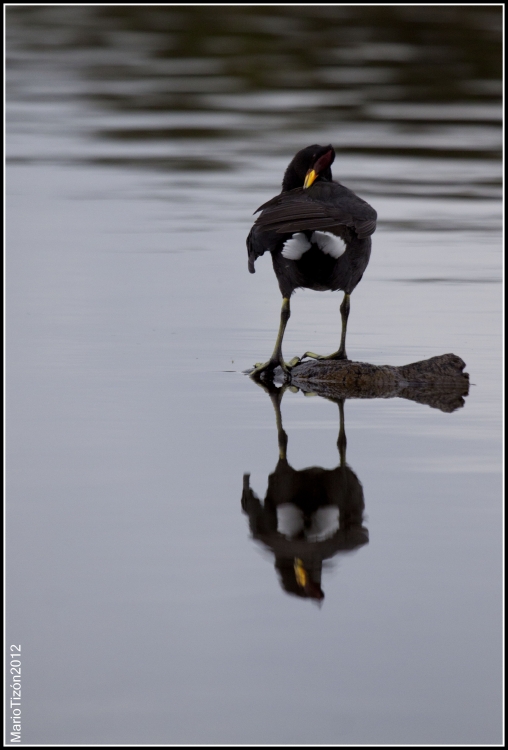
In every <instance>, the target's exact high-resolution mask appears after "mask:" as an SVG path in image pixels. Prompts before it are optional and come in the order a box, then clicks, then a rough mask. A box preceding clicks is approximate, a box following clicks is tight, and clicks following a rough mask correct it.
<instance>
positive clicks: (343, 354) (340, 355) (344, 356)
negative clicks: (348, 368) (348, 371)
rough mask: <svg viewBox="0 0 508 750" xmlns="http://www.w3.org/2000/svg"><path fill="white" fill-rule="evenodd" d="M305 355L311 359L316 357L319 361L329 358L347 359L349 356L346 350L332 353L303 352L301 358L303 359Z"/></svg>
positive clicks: (328, 359)
mask: <svg viewBox="0 0 508 750" xmlns="http://www.w3.org/2000/svg"><path fill="white" fill-rule="evenodd" d="M306 357H310V358H311V359H317V360H320V361H325V360H326V361H330V360H334V359H335V360H346V361H348V360H349V357H348V356H347V354H346V352H340V351H339V352H334V353H333V354H315V353H314V352H305V354H304V355H303V356H302V359H305V358H306Z"/></svg>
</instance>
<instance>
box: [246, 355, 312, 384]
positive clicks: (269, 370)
mask: <svg viewBox="0 0 508 750" xmlns="http://www.w3.org/2000/svg"><path fill="white" fill-rule="evenodd" d="M298 362H300V357H293V359H291V360H290V361H289V362H284V360H282V359H281V360H277V359H275V360H273V359H270V360H268V362H256V364H255V365H254V369H253V370H251V371H250V372H249V375H250V377H251V378H254V379H256V380H258V379H263V380H272V381H273V380H274V378H275V377H276V375H278V373H276V370H277V369H280V370H281V371H282V379H283V382H287V381H289V380H290V379H291V374H290V373H291V370H292V369H293V367H294V366H295V365H297V364H298Z"/></svg>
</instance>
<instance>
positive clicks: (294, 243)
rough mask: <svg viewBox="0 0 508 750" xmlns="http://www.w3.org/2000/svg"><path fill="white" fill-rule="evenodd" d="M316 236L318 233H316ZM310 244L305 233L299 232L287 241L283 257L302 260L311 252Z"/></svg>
mask: <svg viewBox="0 0 508 750" xmlns="http://www.w3.org/2000/svg"><path fill="white" fill-rule="evenodd" d="M314 234H316V232H314ZM310 246H311V244H310V242H309V240H308V239H307V237H306V236H305V235H304V234H303V232H297V233H296V234H294V235H293V236H292V237H291V238H290V239H289V240H286V241H285V243H284V247H283V248H282V255H283V257H284V258H287V259H288V260H300V258H301V257H302V255H303V254H304V253H306V252H307V250H310Z"/></svg>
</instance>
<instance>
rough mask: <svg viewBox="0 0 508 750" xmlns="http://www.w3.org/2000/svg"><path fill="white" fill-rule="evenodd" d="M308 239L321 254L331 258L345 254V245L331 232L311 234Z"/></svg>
mask: <svg viewBox="0 0 508 750" xmlns="http://www.w3.org/2000/svg"><path fill="white" fill-rule="evenodd" d="M310 239H311V241H312V242H313V243H314V244H315V245H317V246H318V247H319V249H320V250H321V252H322V253H325V254H326V255H331V256H332V258H340V256H341V255H343V254H344V253H345V252H346V245H345V243H344V242H343V241H342V240H341V239H340V237H337V236H336V235H335V234H332V233H331V232H313V234H312V237H311V238H310ZM282 254H284V253H282Z"/></svg>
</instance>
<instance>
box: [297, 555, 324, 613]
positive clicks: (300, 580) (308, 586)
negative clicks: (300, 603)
mask: <svg viewBox="0 0 508 750" xmlns="http://www.w3.org/2000/svg"><path fill="white" fill-rule="evenodd" d="M294 566H295V578H296V582H297V584H298V585H299V586H300V588H302V589H303V590H304V591H305V593H306V595H307V596H308V597H310V598H311V599H316V600H317V601H319V602H320V601H321V600H322V599H324V598H325V595H324V594H323V592H322V590H321V586H319V585H318V584H317V583H314V581H312V580H311V579H310V577H309V575H308V573H307V571H306V570H305V568H304V567H303V562H302V561H301V560H300V558H299V557H295V563H294Z"/></svg>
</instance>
